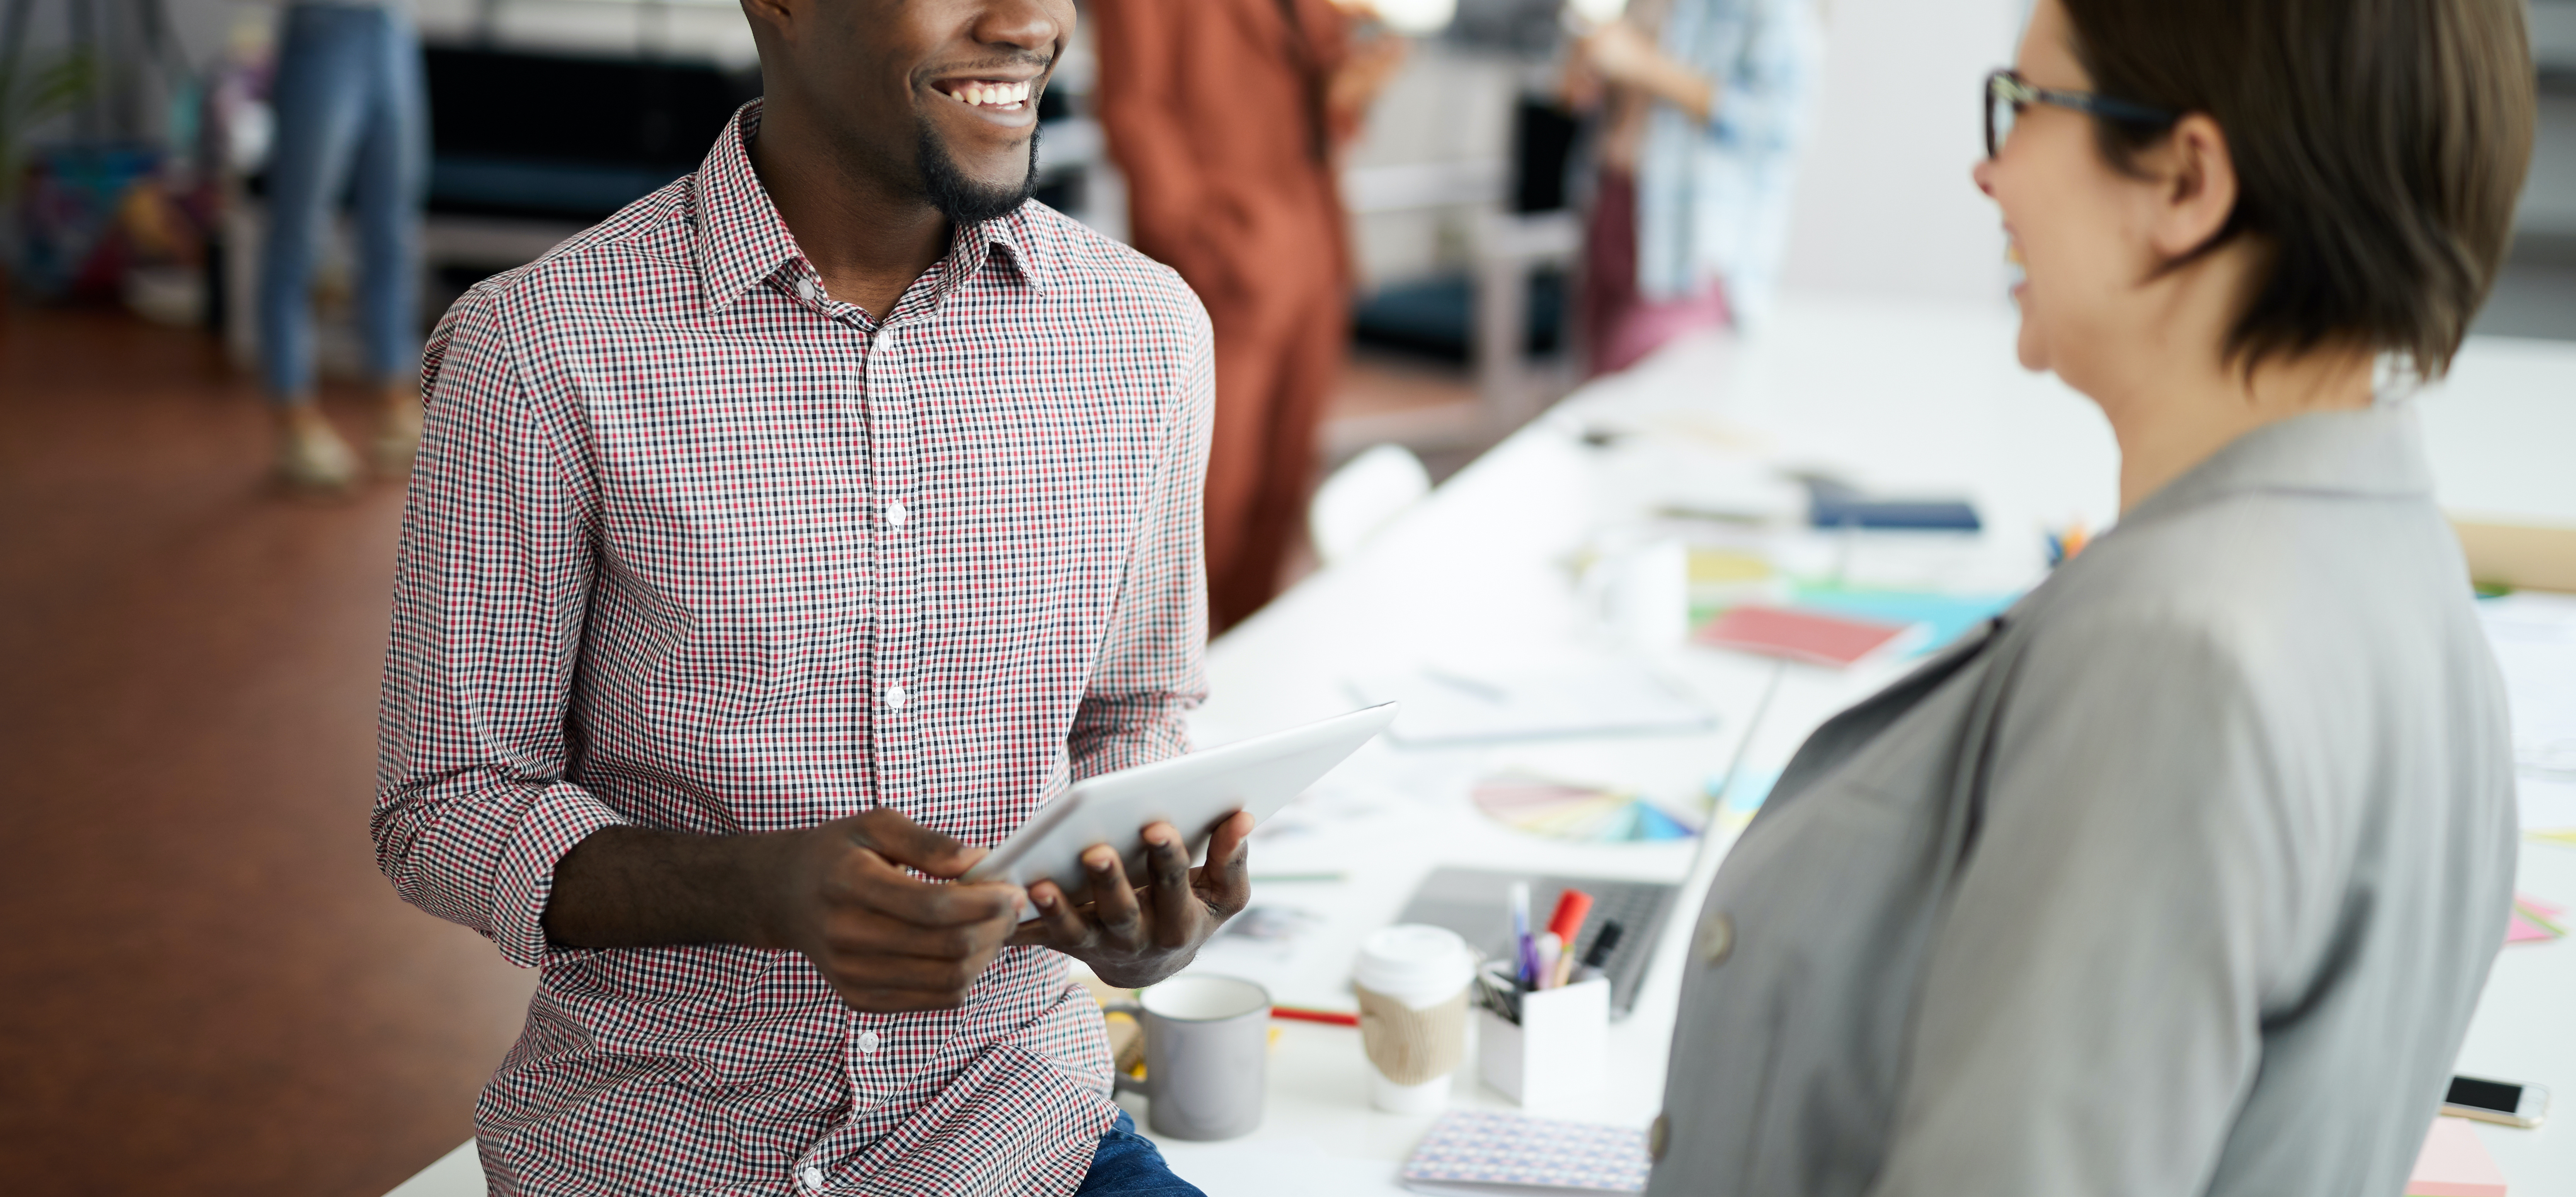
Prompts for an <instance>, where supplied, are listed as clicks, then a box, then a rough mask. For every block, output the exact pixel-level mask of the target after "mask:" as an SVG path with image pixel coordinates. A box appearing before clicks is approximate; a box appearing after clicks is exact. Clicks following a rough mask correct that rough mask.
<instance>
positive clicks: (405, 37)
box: [258, 3, 429, 402]
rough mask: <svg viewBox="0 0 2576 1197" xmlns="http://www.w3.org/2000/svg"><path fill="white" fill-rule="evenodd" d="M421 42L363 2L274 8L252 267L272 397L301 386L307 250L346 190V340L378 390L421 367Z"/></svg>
mask: <svg viewBox="0 0 2576 1197" xmlns="http://www.w3.org/2000/svg"><path fill="white" fill-rule="evenodd" d="M421 75H422V72H421V62H420V40H419V37H418V35H416V34H415V33H413V32H412V28H411V25H410V23H409V21H408V19H407V18H405V17H403V16H401V15H398V14H397V13H395V12H393V11H391V10H389V9H387V8H384V7H381V6H375V5H364V6H361V5H339V4H316V3H303V4H297V5H295V6H293V7H291V8H289V9H287V10H286V30H285V35H284V37H283V38H281V39H280V44H279V48H278V54H277V82H276V84H275V86H273V87H272V88H271V89H270V94H269V102H270V106H271V107H272V108H273V109H275V111H276V113H277V138H276V142H275V144H274V146H273V148H272V149H271V151H270V153H269V160H268V241H267V244H266V245H264V246H263V247H262V250H261V258H260V272H259V317H258V318H259V346H260V358H261V364H262V366H263V368H264V374H265V377H266V380H267V382H268V391H269V395H270V396H271V398H273V399H274V400H276V401H278V402H295V401H299V400H301V399H303V398H304V397H305V396H306V395H308V394H310V393H311V391H312V389H313V310H312V302H311V294H310V293H311V289H312V276H313V254H314V244H315V241H316V240H317V239H318V237H319V236H320V234H321V232H322V229H323V227H324V224H325V222H326V221H328V220H329V219H330V217H331V214H332V211H333V210H334V209H335V208H336V207H337V206H338V204H337V202H336V201H338V200H339V198H340V196H341V195H342V194H343V192H344V190H345V191H347V192H349V193H352V198H354V199H355V200H356V204H357V216H358V280H359V281H358V293H357V301H358V331H359V336H360V340H361V341H362V342H363V345H364V349H365V353H366V359H365V365H366V370H367V373H368V375H369V377H370V378H372V379H374V380H375V381H379V382H386V381H391V380H394V379H399V378H403V377H406V376H408V375H409V374H411V373H412V371H414V370H415V369H417V368H418V367H419V365H420V344H421V342H420V326H419V313H418V312H417V310H416V309H417V308H418V307H419V304H420V298H419V293H420V278H419V271H420V267H419V242H420V204H421V196H422V194H423V192H424V191H425V190H426V188H427V186H428V182H429V103H428V97H427V93H426V91H425V89H424V87H423V82H422V78H421Z"/></svg>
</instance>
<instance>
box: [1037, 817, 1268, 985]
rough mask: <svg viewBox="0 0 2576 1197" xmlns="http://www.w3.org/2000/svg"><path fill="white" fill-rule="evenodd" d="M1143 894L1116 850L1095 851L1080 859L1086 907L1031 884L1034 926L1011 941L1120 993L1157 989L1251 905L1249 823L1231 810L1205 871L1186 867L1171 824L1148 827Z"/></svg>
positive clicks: (1212, 839)
mask: <svg viewBox="0 0 2576 1197" xmlns="http://www.w3.org/2000/svg"><path fill="white" fill-rule="evenodd" d="M1144 834H1145V869H1146V873H1147V876H1146V878H1145V884H1144V885H1143V886H1142V887H1139V886H1136V885H1133V884H1130V883H1129V881H1128V879H1127V870H1126V868H1125V867H1124V866H1122V865H1121V864H1120V863H1119V861H1118V853H1117V851H1116V850H1114V849H1112V848H1110V847H1109V845H1107V844H1095V845H1093V846H1092V847H1091V849H1090V850H1089V851H1087V852H1085V853H1083V854H1082V863H1083V865H1084V866H1085V867H1087V868H1089V869H1090V870H1091V896H1092V900H1091V902H1090V903H1089V904H1088V905H1086V906H1083V907H1080V908H1078V909H1077V908H1076V907H1075V906H1074V905H1073V904H1072V903H1070V902H1067V901H1065V898H1064V891H1063V890H1060V889H1058V888H1056V885H1055V883H1054V882H1052V881H1040V882H1038V883H1037V884H1035V885H1032V886H1030V887H1029V900H1030V901H1032V902H1035V903H1037V907H1038V917H1037V919H1036V921H1034V922H1031V923H1028V924H1026V925H1024V926H1022V927H1021V928H1020V930H1019V932H1018V933H1017V934H1014V935H1013V936H1011V942H1012V943H1014V944H1040V945H1043V946H1046V947H1050V948H1054V949H1055V950H1057V951H1059V952H1062V953H1064V954H1065V955H1067V956H1071V957H1073V958H1074V959H1077V960H1080V961H1082V962H1083V963H1085V964H1088V965H1090V966H1091V971H1093V972H1095V973H1098V974H1100V979H1101V980H1103V981H1107V982H1108V983H1110V984H1111V985H1115V986H1117V987H1119V988H1121V989H1136V988H1140V987H1142V986H1146V985H1151V984H1154V983H1155V982H1157V981H1160V980H1162V979H1163V978H1165V977H1168V976H1171V975H1172V974H1173V973H1176V972H1179V971H1180V970H1181V968H1182V966H1184V965H1187V964H1188V963H1189V962H1190V960H1191V959H1192V958H1193V957H1195V956H1197V955H1198V953H1199V945H1200V944H1203V943H1206V942H1207V941H1208V937H1210V936H1212V935H1215V934H1216V931H1217V928H1219V927H1222V926H1224V925H1225V921H1226V920H1227V919H1230V918H1233V917H1234V916H1235V914H1236V913H1238V912H1240V911H1241V910H1242V909H1243V908H1244V906H1245V905H1246V904H1248V903H1250V902H1251V901H1252V877H1251V871H1250V870H1251V858H1252V851H1251V848H1250V846H1249V845H1248V844H1247V843H1246V841H1247V840H1249V839H1250V837H1251V835H1252V816H1251V815H1250V814H1248V813H1246V812H1244V811H1236V812H1234V813H1233V814H1232V815H1229V816H1227V817H1226V818H1225V820H1224V821H1223V822H1220V823H1218V824H1217V825H1216V826H1215V827H1214V828H1213V829H1212V833H1211V835H1210V836H1209V839H1208V852H1207V860H1208V862H1207V864H1205V865H1203V866H1201V867H1199V868H1195V869H1193V868H1191V867H1190V852H1189V848H1188V846H1187V841H1185V840H1183V839H1182V838H1181V833H1180V831H1179V830H1177V829H1175V828H1174V827H1173V826H1172V825H1171V824H1169V823H1155V824H1151V825H1149V826H1147V827H1146V828H1145V833H1144Z"/></svg>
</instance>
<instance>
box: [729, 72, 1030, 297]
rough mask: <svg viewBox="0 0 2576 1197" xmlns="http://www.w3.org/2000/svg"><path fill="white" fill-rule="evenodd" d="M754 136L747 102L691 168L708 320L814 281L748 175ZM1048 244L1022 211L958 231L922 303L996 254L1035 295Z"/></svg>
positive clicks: (756, 117)
mask: <svg viewBox="0 0 2576 1197" xmlns="http://www.w3.org/2000/svg"><path fill="white" fill-rule="evenodd" d="M759 130H760V101H759V100H752V101H751V102H749V103H746V104H744V105H743V106H742V107H741V108H740V109H738V110H736V111H735V113H734V119H732V120H730V121H727V122H725V127H724V131H723V132H722V133H720V134H718V135H717V137H716V144H715V147H714V148H712V149H710V150H708V151H707V157H706V161H704V162H703V163H701V164H700V165H699V167H698V174H697V178H696V181H695V185H694V190H693V196H694V200H695V204H696V209H697V211H696V217H695V224H696V226H697V255H698V273H699V277H700V279H701V280H702V282H703V285H704V287H705V299H706V308H707V312H708V313H709V314H710V315H712V314H714V313H717V312H721V311H723V310H724V309H725V308H727V307H729V306H731V305H732V304H733V301H734V300H736V299H738V298H740V297H741V296H742V293H743V292H744V291H747V290H749V289H751V288H752V287H754V286H757V285H759V284H760V283H762V282H764V281H766V280H768V279H770V278H772V277H775V276H777V275H778V274H779V273H780V272H781V271H787V272H789V273H790V274H792V275H793V276H794V277H797V278H812V277H814V267H813V264H812V263H810V262H808V261H806V259H805V253H804V251H803V250H801V249H799V248H797V245H796V237H795V234H793V233H791V232H789V231H788V229H787V222H786V221H785V220H784V219H781V218H780V217H779V215H778V206H777V205H776V204H774V203H772V202H771V201H770V198H769V189H768V188H766V187H763V186H762V185H761V183H760V176H759V174H758V173H757V172H755V171H754V170H752V167H751V151H750V148H749V144H748V143H749V139H750V138H751V137H754V136H756V135H758V133H759ZM1056 238H1057V234H1056V230H1054V229H1052V228H1050V227H1047V226H1046V224H1045V223H1044V222H1043V221H1040V220H1038V219H1036V218H1034V217H1033V216H1032V215H1031V213H1030V210H1029V207H1028V205H1025V204H1023V205H1021V206H1020V207H1019V208H1018V209H1016V210H1014V211H1012V212H1011V213H1010V214H1009V215H1007V216H1002V217H998V218H996V219H993V220H988V221H985V222H983V223H982V224H977V225H970V226H967V227H965V228H961V229H959V230H958V231H957V233H956V234H955V236H954V238H953V239H952V240H951V241H950V243H949V247H948V253H947V255H946V256H944V257H942V258H941V259H940V261H939V263H938V264H937V265H935V266H933V267H931V275H932V276H933V285H932V288H931V293H930V302H933V303H936V302H937V301H938V299H940V298H942V297H944V296H946V295H947V294H948V292H949V291H951V290H953V289H955V288H956V286H957V285H958V284H960V283H962V282H964V281H965V280H967V279H970V278H973V277H975V276H976V275H977V274H978V273H981V272H982V271H983V269H984V268H985V266H987V265H989V264H990V263H991V262H992V261H993V258H994V254H993V252H992V251H993V250H994V249H995V248H997V247H998V248H1000V249H1002V250H1003V251H1004V253H1003V255H1002V258H1003V260H1004V261H1007V262H1009V263H1010V264H1011V266H1012V270H1011V274H1012V275H1013V276H1014V277H1016V278H1018V279H1019V280H1020V281H1021V282H1022V283H1024V284H1026V285H1027V286H1028V288H1029V289H1030V290H1032V291H1037V292H1041V293H1043V292H1044V291H1046V290H1047V289H1048V288H1049V287H1050V286H1052V285H1053V284H1054V283H1055V281H1056V279H1055V272H1056V258H1057V256H1058V250H1059V248H1060V247H1059V246H1057V245H1056V244H1055V240H1056ZM915 293H916V292H910V291H908V292H906V298H905V299H904V300H903V301H901V302H899V303H898V304H897V305H896V311H897V312H901V311H902V310H903V309H904V308H905V307H908V306H911V304H912V303H913V299H912V296H913V295H914V294H915Z"/></svg>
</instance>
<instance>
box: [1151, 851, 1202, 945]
mask: <svg viewBox="0 0 2576 1197" xmlns="http://www.w3.org/2000/svg"><path fill="white" fill-rule="evenodd" d="M1145 867H1146V869H1147V870H1149V871H1150V873H1151V875H1152V876H1153V878H1154V893H1153V897H1152V899H1151V900H1152V902H1153V906H1154V942H1155V943H1156V944H1157V945H1158V946H1161V947H1166V948H1177V947H1182V946H1185V945H1187V944H1189V943H1190V942H1191V941H1192V940H1194V939H1195V938H1196V937H1197V935H1198V928H1199V924H1200V923H1201V922H1202V921H1203V920H1204V919H1205V918H1206V916H1207V911H1206V909H1205V908H1204V907H1201V906H1200V905H1199V904H1198V900H1199V899H1198V895H1197V894H1195V893H1192V892H1191V891H1190V849H1189V842H1188V841H1186V840H1183V839H1182V838H1181V833H1180V832H1179V831H1177V830H1175V829H1174V828H1173V827H1172V825H1171V824H1169V823H1156V824H1154V825H1152V826H1150V827H1147V828H1146V829H1145Z"/></svg>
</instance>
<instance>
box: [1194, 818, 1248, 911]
mask: <svg viewBox="0 0 2576 1197" xmlns="http://www.w3.org/2000/svg"><path fill="white" fill-rule="evenodd" d="M1195 880H1196V882H1197V884H1196V885H1195V886H1193V887H1192V888H1193V890H1194V891H1195V896H1196V897H1197V898H1198V899H1199V900H1201V901H1204V902H1206V903H1207V904H1208V905H1209V906H1210V907H1212V908H1213V909H1214V910H1215V912H1216V915H1217V917H1218V918H1220V919H1225V918H1232V917H1233V916H1234V915H1235V913H1236V912H1238V911H1240V910H1242V909H1243V908H1244V907H1246V906H1249V905H1251V904H1252V812H1250V811H1240V810H1239V811H1236V812H1234V813H1233V814H1232V815H1229V816H1227V817H1226V819H1225V820H1224V821H1223V822H1220V823H1218V824H1217V825H1216V826H1215V827H1214V828H1212V829H1211V833H1210V834H1209V836H1208V854H1207V864H1206V866H1205V867H1203V868H1201V869H1199V870H1198V871H1197V876H1196V878H1195Z"/></svg>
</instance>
